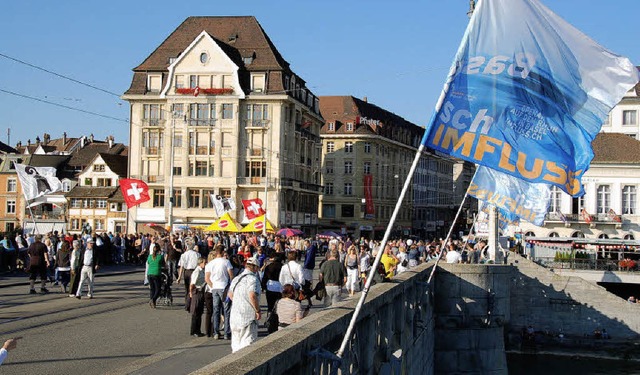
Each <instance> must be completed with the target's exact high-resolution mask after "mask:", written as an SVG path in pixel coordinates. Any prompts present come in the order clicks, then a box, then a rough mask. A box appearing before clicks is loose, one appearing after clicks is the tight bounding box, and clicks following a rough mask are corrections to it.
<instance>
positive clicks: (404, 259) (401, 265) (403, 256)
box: [396, 244, 409, 274]
mask: <svg viewBox="0 0 640 375" xmlns="http://www.w3.org/2000/svg"><path fill="white" fill-rule="evenodd" d="M397 258H398V266H397V268H396V270H397V274H401V273H403V272H404V271H406V270H408V269H409V259H408V256H407V248H406V247H405V246H404V244H401V245H400V247H399V248H398V255H397Z"/></svg>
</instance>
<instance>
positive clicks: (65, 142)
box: [62, 132, 67, 146]
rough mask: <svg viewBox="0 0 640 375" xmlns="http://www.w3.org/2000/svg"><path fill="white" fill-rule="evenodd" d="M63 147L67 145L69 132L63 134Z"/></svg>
mask: <svg viewBox="0 0 640 375" xmlns="http://www.w3.org/2000/svg"><path fill="white" fill-rule="evenodd" d="M62 145H63V146H66V145H67V132H64V133H62Z"/></svg>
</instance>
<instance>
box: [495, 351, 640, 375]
mask: <svg viewBox="0 0 640 375" xmlns="http://www.w3.org/2000/svg"><path fill="white" fill-rule="evenodd" d="M507 365H508V367H509V374H511V375H539V374H543V375H572V374H579V375H587V374H606V375H622V374H627V375H628V374H640V362H635V361H634V362H626V361H613V360H606V359H591V358H586V359H585V358H573V357H564V356H553V355H537V354H536V355H521V354H507Z"/></svg>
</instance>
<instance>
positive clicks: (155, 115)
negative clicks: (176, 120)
mask: <svg viewBox="0 0 640 375" xmlns="http://www.w3.org/2000/svg"><path fill="white" fill-rule="evenodd" d="M142 116H143V123H144V124H145V125H159V124H160V120H162V119H163V118H164V116H163V114H162V106H161V105H160V104H144V105H143V114H142Z"/></svg>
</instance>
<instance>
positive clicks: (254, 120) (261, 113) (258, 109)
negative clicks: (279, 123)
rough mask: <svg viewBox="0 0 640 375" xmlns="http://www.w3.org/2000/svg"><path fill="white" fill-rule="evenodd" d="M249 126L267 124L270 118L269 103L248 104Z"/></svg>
mask: <svg viewBox="0 0 640 375" xmlns="http://www.w3.org/2000/svg"><path fill="white" fill-rule="evenodd" d="M246 115H247V126H259V127H264V126H267V123H268V120H269V105H268V104H249V105H247V114H246Z"/></svg>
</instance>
